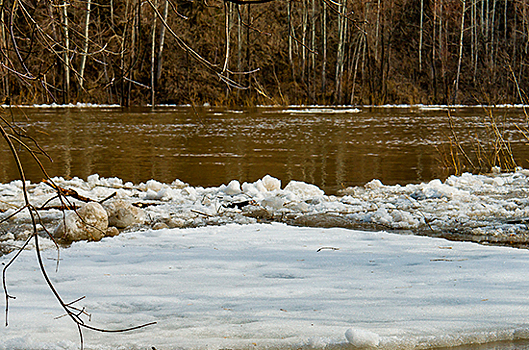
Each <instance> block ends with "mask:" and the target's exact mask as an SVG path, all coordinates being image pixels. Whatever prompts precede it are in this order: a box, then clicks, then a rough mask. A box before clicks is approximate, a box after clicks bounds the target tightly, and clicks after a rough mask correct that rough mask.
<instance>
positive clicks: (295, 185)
mask: <svg viewBox="0 0 529 350" xmlns="http://www.w3.org/2000/svg"><path fill="white" fill-rule="evenodd" d="M285 191H287V192H292V193H294V194H295V195H297V196H299V197H301V198H302V199H308V198H312V197H320V196H323V195H324V194H325V192H323V190H321V189H320V188H319V187H318V186H315V185H312V184H308V183H305V182H301V181H294V180H292V181H290V182H289V183H288V185H286V187H285Z"/></svg>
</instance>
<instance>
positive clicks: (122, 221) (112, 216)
mask: <svg viewBox="0 0 529 350" xmlns="http://www.w3.org/2000/svg"><path fill="white" fill-rule="evenodd" d="M105 209H106V210H107V213H108V225H109V226H115V227H118V228H125V227H129V226H133V225H137V224H142V223H144V222H145V218H146V215H145V212H144V211H143V210H142V209H140V208H137V207H135V206H133V205H132V204H131V203H129V202H126V201H122V200H116V201H112V202H110V203H108V204H107V205H105Z"/></svg>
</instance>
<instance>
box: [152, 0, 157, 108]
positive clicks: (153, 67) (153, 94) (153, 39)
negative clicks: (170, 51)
mask: <svg viewBox="0 0 529 350" xmlns="http://www.w3.org/2000/svg"><path fill="white" fill-rule="evenodd" d="M154 7H155V8H158V0H154ZM155 66H156V15H153V20H152V29H151V107H154V103H155V93H156V87H155V84H156V81H155V80H156V73H155Z"/></svg>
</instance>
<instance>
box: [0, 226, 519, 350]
mask: <svg viewBox="0 0 529 350" xmlns="http://www.w3.org/2000/svg"><path fill="white" fill-rule="evenodd" d="M44 254H45V261H46V264H47V268H48V272H49V273H50V275H51V278H52V280H53V281H54V282H55V286H56V288H57V289H58V290H59V291H60V293H61V294H62V295H63V297H64V298H65V299H66V301H71V300H74V299H77V298H78V297H80V296H86V299H84V300H82V301H80V302H79V303H78V304H79V306H84V307H86V310H87V312H89V313H90V314H91V315H92V316H91V321H90V322H89V324H90V325H93V326H100V327H108V328H112V329H115V328H120V327H129V326H132V325H136V324H141V323H146V322H151V321H157V322H158V323H157V324H156V325H154V326H151V327H148V328H145V329H142V330H138V331H134V332H130V333H118V334H99V333H93V332H91V331H85V345H86V347H87V348H88V349H115V348H131V349H134V348H141V349H151V347H155V348H156V349H221V348H245V349H247V348H257V349H264V348H270V347H272V348H297V347H307V348H324V347H326V346H337V347H340V348H342V347H343V348H347V347H348V344H351V345H355V346H356V347H364V346H378V347H379V348H383V349H397V348H398V349H405V348H410V349H411V348H427V347H430V346H447V345H457V344H461V343H467V342H474V343H475V342H486V341H494V340H506V339H517V338H527V337H529V328H528V327H527V314H528V312H529V303H528V301H529V300H528V299H529V296H528V295H527V287H528V286H529V275H528V274H527V268H528V265H529V254H528V253H527V251H526V250H521V249H515V248H508V247H497V246H483V245H478V244H475V243H468V242H450V241H446V240H444V239H440V238H430V237H418V236H412V235H406V236H405V235H397V234H391V233H385V232H362V231H355V230H348V229H342V228H332V229H325V228H296V227H291V226H287V225H285V224H279V223H273V224H251V225H237V224H229V225H224V226H208V227H201V228H187V229H164V230H156V231H153V230H147V231H139V232H130V233H124V234H122V235H120V236H117V237H112V238H105V239H103V240H102V241H100V242H85V241H82V242H76V243H74V244H73V245H72V246H71V247H70V248H68V249H64V250H62V252H61V256H60V257H61V262H60V266H59V270H58V272H55V267H56V257H57V254H56V252H55V251H54V250H53V249H48V250H46V251H45V252H44ZM7 258H8V257H4V259H3V261H5V260H6V259H7ZM7 282H8V287H9V292H10V293H11V294H12V295H15V296H16V297H17V299H16V300H12V301H11V302H10V315H9V327H7V328H3V329H2V331H1V334H2V336H1V337H0V349H44V348H47V349H50V348H51V349H62V348H67V349H70V348H72V349H73V348H76V347H77V346H78V338H77V333H76V328H75V327H74V326H73V325H72V324H71V322H70V321H69V320H68V319H67V318H66V317H63V318H59V319H56V318H55V317H56V316H60V315H61V314H62V311H61V309H60V307H59V306H58V304H57V303H56V302H55V301H54V300H53V297H52V295H51V293H50V292H49V290H48V289H47V287H46V286H45V284H44V282H43V280H42V277H41V275H40V272H39V271H38V269H37V267H36V260H35V256H34V252H32V251H25V252H23V254H22V256H20V257H19V259H18V260H17V261H16V263H15V264H14V265H13V266H12V267H11V268H10V269H9V270H8V275H7Z"/></svg>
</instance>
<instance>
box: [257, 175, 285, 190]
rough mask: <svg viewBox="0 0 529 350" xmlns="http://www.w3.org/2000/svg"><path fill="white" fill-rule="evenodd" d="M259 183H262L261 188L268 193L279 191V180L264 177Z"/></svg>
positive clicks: (268, 176)
mask: <svg viewBox="0 0 529 350" xmlns="http://www.w3.org/2000/svg"><path fill="white" fill-rule="evenodd" d="M261 181H262V182H263V186H264V187H265V188H266V189H267V190H268V191H276V190H280V189H281V180H279V179H276V178H275V177H272V176H270V175H265V177H263V179H262V180H261Z"/></svg>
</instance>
